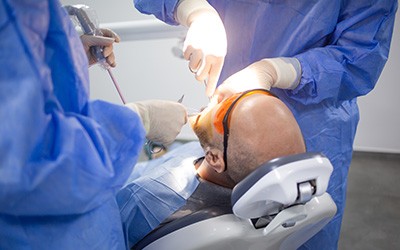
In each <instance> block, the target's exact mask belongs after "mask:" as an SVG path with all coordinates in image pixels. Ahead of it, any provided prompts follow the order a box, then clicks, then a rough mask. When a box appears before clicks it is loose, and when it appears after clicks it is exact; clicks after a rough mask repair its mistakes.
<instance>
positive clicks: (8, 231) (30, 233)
mask: <svg viewBox="0 0 400 250" xmlns="http://www.w3.org/2000/svg"><path fill="white" fill-rule="evenodd" d="M0 37H1V39H0V67H1V70H0V121H1V122H0V249H107V250H109V249H125V248H126V245H125V240H124V236H123V231H122V224H121V218H120V213H119V209H118V206H117V204H116V201H115V193H116V192H117V191H118V190H119V189H120V187H121V186H122V185H123V184H124V182H125V181H126V180H127V178H128V176H129V174H130V172H131V170H132V166H133V165H134V164H135V163H136V161H137V158H138V155H139V152H140V150H141V149H142V145H143V142H144V139H145V137H148V138H149V137H150V138H156V139H160V141H162V142H168V141H170V140H171V139H172V138H174V136H176V134H177V132H179V130H180V128H181V126H183V124H184V123H185V122H186V111H185V108H184V107H183V106H182V105H180V104H177V103H176V102H172V101H171V102H168V101H161V100H159V101H158V100H157V101H154V102H151V101H150V102H146V101H145V102H140V103H131V104H129V105H127V106H128V107H127V106H122V105H114V104H111V103H107V102H104V101H90V100H89V77H88V57H87V55H86V54H85V50H84V46H82V42H81V40H80V38H79V36H78V34H77V33H76V31H75V28H74V26H73V25H72V23H71V21H70V18H69V16H68V15H67V13H66V11H65V10H64V9H63V8H62V6H61V5H60V3H59V2H58V0H35V1H31V0H0ZM89 40H90V39H89ZM108 55H109V54H108ZM153 104H154V105H153ZM157 107H162V108H160V109H157ZM132 109H133V110H135V111H138V113H136V112H133V111H132ZM165 115H168V116H169V118H170V119H171V121H170V120H169V119H164V118H166V117H165ZM175 118H179V119H175ZM154 121H156V123H152V122H154ZM157 124H163V130H157V129H156V125H157ZM165 124H168V125H170V126H165ZM150 135H151V136H150Z"/></svg>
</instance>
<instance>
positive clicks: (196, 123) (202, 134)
mask: <svg viewBox="0 0 400 250" xmlns="http://www.w3.org/2000/svg"><path fill="white" fill-rule="evenodd" d="M223 105H225V103H224V102H221V103H219V104H215V103H210V104H209V105H208V106H207V107H206V108H205V109H204V110H203V111H202V112H200V113H199V114H198V115H196V116H192V117H190V118H189V122H190V125H191V127H192V129H193V131H194V132H195V134H196V135H197V137H198V138H199V141H200V144H201V145H202V146H203V147H205V146H207V145H214V143H215V135H216V130H215V127H214V122H215V114H216V112H217V111H218V110H220V107H221V106H223Z"/></svg>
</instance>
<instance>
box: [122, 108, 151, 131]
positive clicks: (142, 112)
mask: <svg viewBox="0 0 400 250" xmlns="http://www.w3.org/2000/svg"><path fill="white" fill-rule="evenodd" d="M125 106H126V107H128V108H130V109H131V110H132V111H133V112H135V113H136V114H137V115H138V116H139V118H140V121H141V122H142V124H143V127H144V129H145V131H146V135H147V134H149V131H150V117H149V113H148V112H147V109H146V108H145V107H144V106H143V105H142V104H140V103H127V104H125Z"/></svg>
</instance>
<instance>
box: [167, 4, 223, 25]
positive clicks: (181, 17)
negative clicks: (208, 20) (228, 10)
mask: <svg viewBox="0 0 400 250" xmlns="http://www.w3.org/2000/svg"><path fill="white" fill-rule="evenodd" d="M205 14H206V15H210V14H216V15H218V13H217V11H216V10H215V9H214V8H213V7H212V6H211V5H210V4H209V3H208V2H207V1H206V0H179V2H178V4H177V8H176V12H175V20H176V21H177V22H178V23H180V24H181V25H184V26H186V27H190V24H191V23H192V22H193V21H194V20H196V18H198V17H199V16H204V15H205ZM218 16H219V15H218Z"/></svg>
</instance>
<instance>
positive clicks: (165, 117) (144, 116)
mask: <svg viewBox="0 0 400 250" xmlns="http://www.w3.org/2000/svg"><path fill="white" fill-rule="evenodd" d="M126 106H127V107H129V108H130V109H132V110H133V111H135V112H136V113H137V114H139V116H140V118H141V120H142V123H143V126H144V128H145V130H146V137H147V139H149V140H151V141H154V142H159V143H162V144H170V143H172V142H173V141H174V140H175V138H176V136H177V135H178V134H179V132H180V131H181V129H182V126H183V125H185V124H186V122H187V114H186V108H185V107H184V106H183V105H182V104H180V103H178V102H174V101H164V100H147V101H141V102H135V103H128V104H126Z"/></svg>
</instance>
